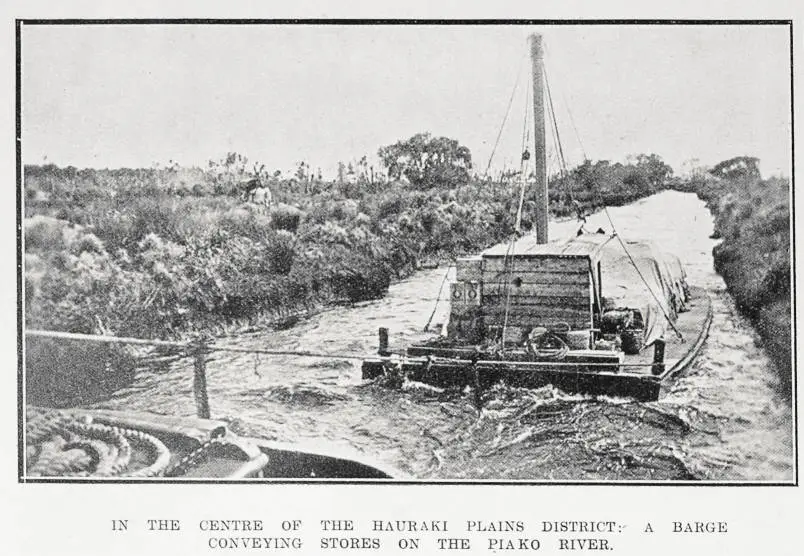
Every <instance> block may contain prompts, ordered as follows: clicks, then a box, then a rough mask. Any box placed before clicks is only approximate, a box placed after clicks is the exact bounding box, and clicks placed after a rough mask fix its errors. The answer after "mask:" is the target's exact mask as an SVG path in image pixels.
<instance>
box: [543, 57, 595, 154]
mask: <svg viewBox="0 0 804 556" xmlns="http://www.w3.org/2000/svg"><path fill="white" fill-rule="evenodd" d="M544 54H545V58H549V57H550V49H549V48H548V47H547V45H546V44H545V45H544ZM546 66H547V64H546V62H545V65H544V67H545V68H546ZM552 67H553V68H555V67H556V66H552ZM545 71H546V70H545ZM558 73H559V74H560V73H561V72H560V71H559V72H558ZM560 78H561V75H559V79H560ZM558 92H559V93H560V94H561V100H563V101H564V106H566V107H567V114H569V118H570V123H571V124H572V130H573V131H574V132H575V138H576V139H577V140H578V146H580V147H581V154H583V159H584V160H589V157H588V156H586V149H584V147H583V141H582V140H581V134H580V133H579V132H578V127H577V126H576V125H575V118H574V117H573V116H572V110H571V108H570V103H569V102H568V101H567V96H566V95H565V94H564V90H563V89H561V88H559V91H558Z"/></svg>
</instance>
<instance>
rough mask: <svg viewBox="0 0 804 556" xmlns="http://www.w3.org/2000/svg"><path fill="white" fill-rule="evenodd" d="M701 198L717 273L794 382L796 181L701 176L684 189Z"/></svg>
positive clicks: (784, 377)
mask: <svg viewBox="0 0 804 556" xmlns="http://www.w3.org/2000/svg"><path fill="white" fill-rule="evenodd" d="M679 189H682V190H684V191H692V192H695V193H696V194H697V195H698V197H700V198H701V199H703V200H704V201H705V202H706V204H707V207H708V208H709V209H710V210H711V211H712V214H713V215H714V217H715V237H717V238H719V239H722V241H721V243H719V244H718V245H717V246H716V247H715V248H714V250H713V253H712V254H713V256H714V261H715V270H716V271H717V272H718V274H720V275H721V276H722V277H723V280H724V281H725V282H726V286H727V288H728V291H729V293H730V294H731V295H732V297H733V298H734V300H735V302H736V304H737V307H738V308H739V309H740V311H741V312H743V313H744V314H745V315H747V316H748V317H749V318H750V319H751V321H752V322H753V323H754V326H755V327H756V330H757V332H758V333H759V335H760V337H761V338H762V341H763V343H764V347H765V350H766V352H767V353H768V355H769V356H770V357H771V358H772V359H773V361H774V363H775V365H776V368H777V369H778V375H779V381H780V386H781V387H782V389H783V390H784V391H785V392H787V393H789V392H790V387H791V380H792V344H791V336H792V312H791V305H792V303H791V302H792V296H791V272H790V269H791V248H790V181H789V180H787V179H783V178H770V179H766V180H763V179H760V177H759V176H758V175H756V174H753V173H744V174H738V175H732V176H727V177H722V178H716V177H713V176H709V175H707V176H699V177H697V178H694V179H691V180H689V181H688V182H686V183H684V184H682V185H680V186H679Z"/></svg>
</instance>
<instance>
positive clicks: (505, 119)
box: [484, 53, 527, 176]
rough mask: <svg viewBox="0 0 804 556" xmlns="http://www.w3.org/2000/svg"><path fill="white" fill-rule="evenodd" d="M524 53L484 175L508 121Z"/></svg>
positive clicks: (489, 166) (487, 172)
mask: <svg viewBox="0 0 804 556" xmlns="http://www.w3.org/2000/svg"><path fill="white" fill-rule="evenodd" d="M526 55H527V53H526V54H523V55H522V59H521V60H520V62H519V70H518V71H517V74H516V81H515V82H514V88H513V90H512V91H511V97H510V98H509V99H508V107H507V108H506V109H505V115H504V116H503V120H502V123H501V124H500V129H499V131H497V139H495V140H494V147H492V149H491V154H490V155H489V161H488V164H486V171H485V174H484V175H485V176H488V175H489V170H490V169H491V162H492V160H494V155H495V153H496V152H497V147H498V146H499V145H500V138H501V137H502V134H503V130H504V129H505V123H506V122H507V121H508V115H509V114H510V113H511V105H512V104H513V103H514V96H515V95H516V90H517V88H518V87H519V80H520V78H521V77H522V65H523V62H524V60H525V57H526Z"/></svg>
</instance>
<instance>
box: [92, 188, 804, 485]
mask: <svg viewBox="0 0 804 556" xmlns="http://www.w3.org/2000/svg"><path fill="white" fill-rule="evenodd" d="M610 213H611V216H612V218H613V220H614V223H615V225H616V226H617V230H618V232H619V233H620V235H621V236H623V237H624V238H626V239H627V238H649V239H652V240H653V241H655V242H656V243H657V244H659V245H661V246H662V248H663V249H665V250H667V251H671V252H674V253H676V254H677V255H679V256H680V257H681V259H682V261H684V262H685V264H686V267H687V273H688V275H689V282H690V284H693V285H698V286H701V287H703V288H705V289H706V290H707V291H708V292H709V294H710V295H711V296H712V301H713V305H714V320H713V323H712V328H711V332H710V336H709V339H708V340H707V342H706V345H705V347H704V349H703V352H702V354H701V355H700V357H699V358H698V359H697V361H696V362H695V364H694V365H693V366H692V368H690V369H689V370H688V371H687V372H686V374H684V375H683V376H681V377H679V378H678V379H676V380H675V381H674V382H673V383H671V385H670V386H669V388H668V389H667V392H665V393H663V396H662V398H661V399H660V400H659V401H658V402H652V403H636V402H633V401H631V400H626V399H613V398H595V397H589V396H577V395H568V394H565V393H563V392H561V391H558V390H555V389H553V388H543V389H540V390H521V389H513V388H508V387H496V388H494V389H492V390H491V391H489V392H486V393H485V394H484V405H483V409H482V410H480V411H478V410H477V409H476V407H475V404H474V396H473V395H471V393H469V392H442V391H438V390H434V389H431V388H429V387H426V386H424V385H418V384H408V385H407V386H406V387H405V388H404V389H402V390H399V389H391V388H388V387H385V386H383V385H380V384H373V383H364V382H363V381H362V380H361V378H360V365H359V362H358V361H348V360H343V359H338V358H337V356H335V355H334V356H333V358H332V359H331V360H327V359H313V358H298V357H284V356H282V357H268V356H261V357H257V356H255V355H243V354H237V353H235V354H233V353H220V352H218V353H215V354H213V356H212V357H211V359H210V360H209V362H208V369H207V372H208V383H209V395H210V405H211V408H212V416H213V417H214V418H218V419H223V420H226V421H229V422H230V424H231V427H232V429H233V430H234V431H235V432H238V433H242V434H247V435H251V436H260V437H264V438H269V439H275V440H277V441H281V442H291V443H296V444H300V445H302V446H307V447H312V448H315V449H317V450H327V451H334V452H336V453H343V454H347V455H348V454H354V455H356V456H357V457H361V458H364V459H366V460H367V461H374V462H379V463H381V464H384V465H386V466H390V467H391V468H394V469H397V470H399V471H401V472H402V473H404V474H406V475H408V476H409V477H412V478H416V479H424V480H442V479H472V480H483V479H488V480H517V479H519V480H550V479H557V480H568V479H571V480H596V481H600V480H643V479H644V480H664V479H671V480H672V479H676V480H690V479H702V480H711V481H789V480H792V479H793V465H792V464H793V439H792V434H793V433H792V431H793V428H792V427H793V425H792V423H793V420H792V411H791V402H790V399H789V397H785V396H784V395H781V394H779V393H778V392H777V390H778V388H777V386H778V385H777V379H776V375H775V371H774V370H773V368H772V366H771V363H770V361H769V360H768V358H767V357H766V355H765V354H764V353H763V351H762V349H761V347H760V346H759V344H758V342H759V340H758V337H757V336H756V334H755V333H754V331H753V330H752V328H751V326H750V325H749V323H748V322H747V321H746V320H745V319H744V318H742V317H741V316H740V315H739V314H738V313H737V311H736V309H735V306H734V303H733V302H732V300H731V298H730V296H729V295H728V294H727V293H726V291H725V285H724V283H723V281H722V280H721V278H720V277H719V276H718V275H717V274H716V273H715V272H714V270H713V264H712V255H711V253H712V247H713V245H714V240H712V239H710V238H709V236H710V235H711V234H712V217H711V215H710V214H709V212H708V211H707V209H706V207H705V206H704V204H703V202H701V201H700V200H698V199H697V198H696V197H695V196H694V195H692V194H686V193H679V192H671V191H668V192H663V193H660V194H658V195H655V196H653V197H650V198H647V199H643V200H641V201H639V202H637V203H634V204H632V205H629V206H627V207H620V208H614V209H611V210H610ZM586 227H587V229H589V230H590V231H594V230H596V229H597V228H598V227H602V228H604V229H605V230H606V231H607V232H608V231H610V225H609V222H608V220H607V219H606V216H605V214H602V213H599V214H596V215H594V216H592V217H590V219H589V222H588V223H587V224H586ZM577 228H578V223H576V222H560V223H553V224H551V229H550V234H551V237H552V238H556V237H566V236H569V235H571V234H573V233H574V232H575V231H576V230H577ZM445 272H446V269H445V268H440V269H435V270H426V271H421V272H418V273H417V274H415V275H414V276H413V277H411V278H410V279H408V280H405V281H402V282H400V283H397V284H395V285H393V286H392V287H391V289H390V291H389V293H388V295H387V296H386V297H385V298H384V299H381V300H377V301H372V302H367V303H362V304H359V305H357V306H353V307H337V308H334V309H332V310H329V311H326V312H324V313H321V314H319V315H317V316H315V317H313V318H311V319H309V320H306V321H303V322H301V323H299V324H297V325H296V326H294V327H292V328H290V329H287V330H282V331H275V332H274V331H271V332H258V333H248V334H239V335H236V336H232V337H229V338H227V339H225V340H222V341H221V344H225V345H233V346H240V347H253V348H273V349H305V350H314V351H324V352H331V353H333V354H355V355H363V354H369V353H371V352H373V351H375V350H376V345H377V329H378V328H379V327H381V326H385V327H388V328H389V329H390V333H391V347H392V348H400V347H403V346H404V345H405V344H407V343H409V342H411V341H414V340H420V339H423V338H425V337H426V336H427V334H426V333H424V332H423V331H422V330H423V327H424V324H425V323H426V322H427V319H428V317H429V316H430V313H431V311H432V310H433V306H434V303H435V300H436V296H437V293H438V290H439V286H440V285H441V282H442V279H443V277H444V273H445ZM445 290H446V288H445ZM446 313H447V305H446V296H445V297H444V298H443V299H442V300H441V302H440V303H439V309H438V310H437V312H436V317H435V319H434V322H439V321H443V320H444V317H445V316H446ZM191 381H192V364H191V362H189V361H186V362H183V363H180V364H175V365H173V366H171V367H169V368H166V369H161V370H159V371H150V372H140V373H139V374H138V375H137V377H136V380H135V382H134V384H133V385H132V386H131V387H129V388H127V389H125V390H121V391H119V392H117V393H116V394H115V395H114V397H113V398H112V399H111V400H107V401H105V402H103V403H102V404H98V406H100V407H107V408H111V409H136V410H147V411H152V412H155V413H161V414H170V415H194V414H195V406H194V402H193V395H192V384H191Z"/></svg>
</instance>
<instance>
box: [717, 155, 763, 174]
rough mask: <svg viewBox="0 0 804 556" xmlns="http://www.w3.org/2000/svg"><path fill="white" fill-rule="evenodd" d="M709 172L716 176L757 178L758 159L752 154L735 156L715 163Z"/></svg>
mask: <svg viewBox="0 0 804 556" xmlns="http://www.w3.org/2000/svg"><path fill="white" fill-rule="evenodd" d="M709 173H710V174H712V175H713V176H715V177H716V178H722V179H735V178H759V177H760V173H759V159H758V158H754V157H752V156H736V157H734V158H730V159H728V160H724V161H723V162H719V163H717V164H715V166H714V168H712V169H711V170H709Z"/></svg>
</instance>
